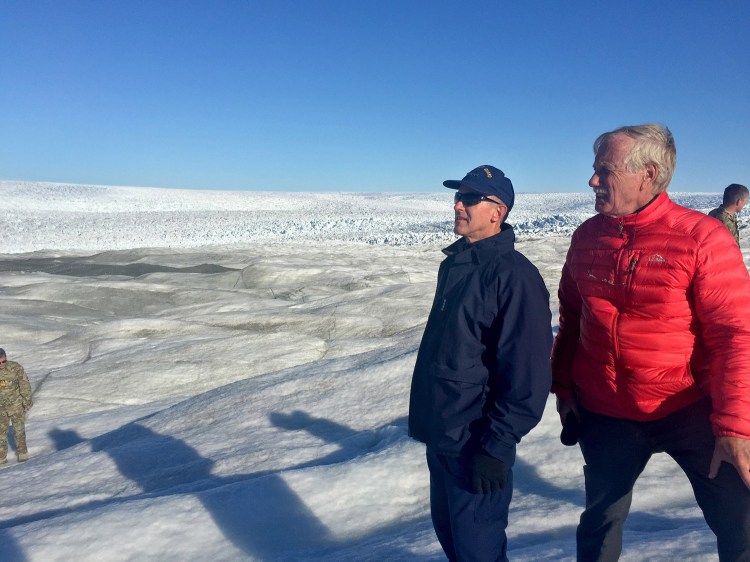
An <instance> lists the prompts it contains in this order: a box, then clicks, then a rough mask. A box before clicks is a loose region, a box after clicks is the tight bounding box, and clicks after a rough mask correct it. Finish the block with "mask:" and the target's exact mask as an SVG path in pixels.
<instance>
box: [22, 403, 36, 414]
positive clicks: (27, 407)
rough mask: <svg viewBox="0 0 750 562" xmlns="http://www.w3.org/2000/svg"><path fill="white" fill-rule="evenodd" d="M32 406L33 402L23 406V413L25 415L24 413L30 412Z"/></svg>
mask: <svg viewBox="0 0 750 562" xmlns="http://www.w3.org/2000/svg"><path fill="white" fill-rule="evenodd" d="M33 405H34V404H33V402H29V403H28V404H24V405H23V413H24V414H25V413H26V412H28V411H29V410H31V407H32V406H33Z"/></svg>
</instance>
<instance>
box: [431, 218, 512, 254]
mask: <svg viewBox="0 0 750 562" xmlns="http://www.w3.org/2000/svg"><path fill="white" fill-rule="evenodd" d="M515 240H516V234H515V232H514V230H513V225H512V224H509V223H507V222H506V223H504V224H503V228H502V230H501V231H500V232H498V233H497V234H495V235H493V236H490V237H489V238H483V239H482V240H477V241H476V242H474V243H473V244H471V243H469V242H467V241H466V239H465V238H461V239H459V240H456V241H455V242H454V243H453V244H451V245H450V246H448V247H447V248H444V249H443V253H444V254H445V255H446V256H448V257H454V258H455V261H456V262H464V261H475V262H476V263H481V262H482V261H484V260H486V259H488V258H489V259H492V257H494V256H496V255H497V254H498V253H506V252H509V251H511V250H513V244H514V242H515Z"/></svg>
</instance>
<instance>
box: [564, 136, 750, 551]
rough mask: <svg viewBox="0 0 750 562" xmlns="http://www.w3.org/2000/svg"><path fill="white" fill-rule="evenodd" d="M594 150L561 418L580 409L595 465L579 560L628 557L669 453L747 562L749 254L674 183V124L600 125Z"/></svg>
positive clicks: (723, 543) (581, 437)
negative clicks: (640, 484)
mask: <svg viewBox="0 0 750 562" xmlns="http://www.w3.org/2000/svg"><path fill="white" fill-rule="evenodd" d="M594 153H595V155H596V156H595V158H594V173H593V175H592V176H591V179H590V180H589V185H590V186H591V188H592V189H593V190H594V195H595V209H596V211H597V213H598V214H596V215H595V216H593V217H592V218H590V219H588V220H587V221H585V222H584V223H583V224H582V225H581V226H579V227H578V229H577V230H576V231H575V232H574V233H573V237H572V240H571V244H570V249H569V251H568V255H567V258H566V259H565V264H564V266H563V270H562V278H561V280H560V290H559V293H558V294H559V297H560V323H559V330H558V333H557V337H556V339H555V346H554V349H553V352H552V374H553V381H554V382H553V386H552V391H553V392H554V393H555V394H556V395H557V400H558V412H559V414H560V420H561V421H562V422H563V424H565V422H566V420H569V419H570V418H569V416H570V415H572V416H574V417H575V418H576V419H577V421H578V435H577V441H578V443H579V444H580V447H581V452H582V453H583V459H584V461H585V463H586V464H585V467H584V477H585V484H586V508H585V510H584V512H583V514H582V515H581V519H580V522H579V525H578V530H577V533H576V542H577V554H578V560H579V561H614V560H617V559H618V558H619V556H620V553H621V551H622V532H623V525H624V523H625V519H626V518H627V516H628V512H629V510H630V503H631V499H632V495H633V486H634V485H635V482H636V480H637V479H638V477H639V476H640V474H641V472H642V471H643V469H644V468H645V467H646V464H647V463H648V461H649V459H650V458H651V456H652V455H654V454H656V453H667V454H668V455H670V456H671V457H672V458H673V459H674V460H675V461H676V462H677V463H678V464H679V466H680V468H682V470H683V471H684V472H685V474H686V476H687V478H688V480H689V481H690V485H691V486H692V488H693V493H694V495H695V498H696V500H697V502H698V505H699V506H700V508H701V510H702V511H703V516H704V517H705V519H706V522H707V523H708V525H709V527H710V528H711V530H712V531H713V532H714V533H715V534H716V537H717V545H718V552H719V559H720V560H721V561H722V562H729V561H733V562H737V561H740V560H742V561H748V560H750V328H749V327H748V321H747V319H748V317H749V316H750V276H748V272H747V268H746V267H745V264H744V262H743V259H742V254H741V253H740V251H739V248H738V247H737V246H736V245H735V244H732V237H731V236H730V234H729V232H727V230H726V229H724V228H718V227H717V225H716V222H715V221H714V220H713V219H711V218H709V217H707V216H706V215H705V214H703V213H701V212H699V211H693V210H691V209H687V208H685V207H682V206H680V205H677V204H675V203H673V202H672V201H671V200H670V198H669V196H668V195H667V192H666V190H667V186H668V185H669V182H670V180H671V179H672V173H673V171H674V167H675V163H676V159H677V152H676V148H675V142H674V138H673V137H672V133H671V132H670V131H669V129H667V128H666V127H663V126H661V125H653V124H648V125H638V126H632V127H621V128H619V129H616V130H614V131H611V132H608V133H604V134H602V135H600V136H599V138H597V139H596V141H595V142H594ZM568 437H570V436H568ZM567 441H568V443H572V442H574V441H575V439H573V438H569V439H567ZM674 555H675V558H679V555H678V554H677V553H674ZM657 557H658V556H657Z"/></svg>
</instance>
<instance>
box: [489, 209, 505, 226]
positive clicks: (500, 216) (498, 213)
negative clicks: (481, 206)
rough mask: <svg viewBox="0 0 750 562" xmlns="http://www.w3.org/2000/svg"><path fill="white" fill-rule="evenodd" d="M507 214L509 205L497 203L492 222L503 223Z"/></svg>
mask: <svg viewBox="0 0 750 562" xmlns="http://www.w3.org/2000/svg"><path fill="white" fill-rule="evenodd" d="M506 216H508V207H506V206H505V205H497V209H496V210H495V214H493V215H492V222H499V223H500V224H502V223H503V221H504V220H505V217H506Z"/></svg>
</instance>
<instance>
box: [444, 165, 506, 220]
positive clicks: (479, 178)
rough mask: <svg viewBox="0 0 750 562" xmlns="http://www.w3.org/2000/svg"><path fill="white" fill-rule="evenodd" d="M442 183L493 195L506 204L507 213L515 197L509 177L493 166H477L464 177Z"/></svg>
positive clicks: (451, 187) (451, 186)
mask: <svg viewBox="0 0 750 562" xmlns="http://www.w3.org/2000/svg"><path fill="white" fill-rule="evenodd" d="M443 185H444V186H445V187H449V188H450V189H459V188H461V187H465V188H467V189H471V190H472V191H476V192H477V193H482V194H483V195H495V196H496V197H499V198H500V199H501V200H502V202H503V203H505V204H506V205H507V206H508V212H509V213H510V210H511V209H512V208H513V203H514V201H515V199H516V194H515V193H514V192H513V184H512V183H511V182H510V178H506V177H505V174H504V173H503V171H502V170H498V169H497V168H495V167H494V166H486V165H485V166H479V167H477V168H474V169H473V170H472V171H471V172H469V173H468V174H466V175H465V176H464V179H462V180H460V181H459V180H445V181H444V182H443Z"/></svg>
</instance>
